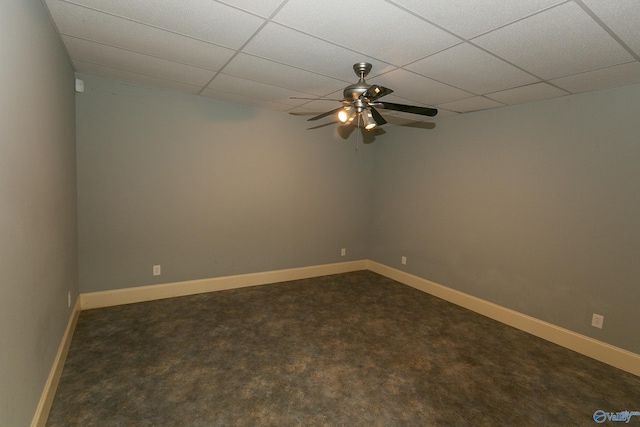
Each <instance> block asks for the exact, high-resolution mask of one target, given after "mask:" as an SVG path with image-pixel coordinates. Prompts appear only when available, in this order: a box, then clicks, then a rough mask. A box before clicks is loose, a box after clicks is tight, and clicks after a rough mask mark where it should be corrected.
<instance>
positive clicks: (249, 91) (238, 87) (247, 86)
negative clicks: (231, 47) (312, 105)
mask: <svg viewBox="0 0 640 427" xmlns="http://www.w3.org/2000/svg"><path fill="white" fill-rule="evenodd" d="M207 88H209V89H212V90H217V91H221V92H228V93H233V94H236V95H241V96H247V97H250V98H257V99H262V100H265V101H269V102H275V103H278V104H285V105H289V106H295V105H299V104H300V102H299V101H298V100H294V99H290V97H304V96H308V94H306V93H303V92H297V91H295V90H290V89H283V88H280V87H276V86H272V85H268V84H265V83H260V82H255V81H253V80H247V79H241V78H239V77H234V76H229V75H226V74H219V75H217V76H216V78H215V79H213V81H212V82H211V83H210V84H209V85H208V86H207Z"/></svg>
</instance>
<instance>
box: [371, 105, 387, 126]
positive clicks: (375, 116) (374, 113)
mask: <svg viewBox="0 0 640 427" xmlns="http://www.w3.org/2000/svg"><path fill="white" fill-rule="evenodd" d="M369 108H370V109H371V115H372V116H373V120H375V121H376V124H377V125H378V126H382V125H383V124H385V123H387V121H386V120H385V119H384V117H382V115H381V114H380V113H378V110H376V109H375V108H373V107H369Z"/></svg>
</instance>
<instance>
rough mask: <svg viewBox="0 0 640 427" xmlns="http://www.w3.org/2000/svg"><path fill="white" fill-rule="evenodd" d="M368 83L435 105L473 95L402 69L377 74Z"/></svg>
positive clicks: (410, 98)
mask: <svg viewBox="0 0 640 427" xmlns="http://www.w3.org/2000/svg"><path fill="white" fill-rule="evenodd" d="M368 83H371V84H373V83H375V84H379V85H382V86H385V87H388V88H389V89H392V90H393V91H394V95H396V96H399V97H402V98H405V99H409V100H412V101H415V102H419V103H422V104H424V105H435V104H440V103H443V102H450V101H456V100H458V99H463V98H469V97H471V96H473V94H471V93H469V92H466V91H463V90H461V89H457V88H454V87H452V86H449V85H446V84H444V83H439V82H436V81H435V80H431V79H429V78H426V77H423V76H419V75H417V74H415V73H412V72H410V71H407V70H403V69H397V70H394V71H391V72H389V73H386V74H384V75H382V76H378V77H376V78H375V79H371V80H368ZM386 99H388V98H386Z"/></svg>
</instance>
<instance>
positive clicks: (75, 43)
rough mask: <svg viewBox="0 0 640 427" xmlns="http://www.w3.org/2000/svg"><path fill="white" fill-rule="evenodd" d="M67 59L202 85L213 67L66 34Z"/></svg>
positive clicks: (207, 80)
mask: <svg viewBox="0 0 640 427" xmlns="http://www.w3.org/2000/svg"><path fill="white" fill-rule="evenodd" d="M62 39H63V41H64V44H65V45H66V46H67V49H68V51H69V55H70V56H71V59H73V60H78V61H83V62H90V63H93V64H97V65H104V66H108V67H111V68H117V69H120V70H124V71H130V72H133V73H137V74H144V75H147V76H151V77H159V78H162V79H166V80H172V81H176V82H180V83H187V84H190V85H195V86H204V85H206V84H207V82H209V80H211V78H212V77H213V76H214V74H215V73H214V72H213V71H209V70H204V69H202V68H196V67H192V66H190V65H184V64H179V63H177V62H171V61H167V60H165V59H160V58H155V57H153V56H147V55H143V54H140V53H135V52H130V51H127V50H123V49H118V48H115V47H111V46H106V45H102V44H98V43H94V42H90V41H86V40H82V39H77V38H73V37H69V36H62Z"/></svg>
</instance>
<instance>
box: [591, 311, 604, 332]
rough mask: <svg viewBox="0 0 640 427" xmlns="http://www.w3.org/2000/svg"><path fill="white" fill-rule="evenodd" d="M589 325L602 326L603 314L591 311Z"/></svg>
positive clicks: (600, 327)
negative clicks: (591, 315)
mask: <svg viewBox="0 0 640 427" xmlns="http://www.w3.org/2000/svg"><path fill="white" fill-rule="evenodd" d="M591 326H593V327H595V328H599V329H602V326H604V316H603V315H602V314H595V313H593V317H592V318H591Z"/></svg>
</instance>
